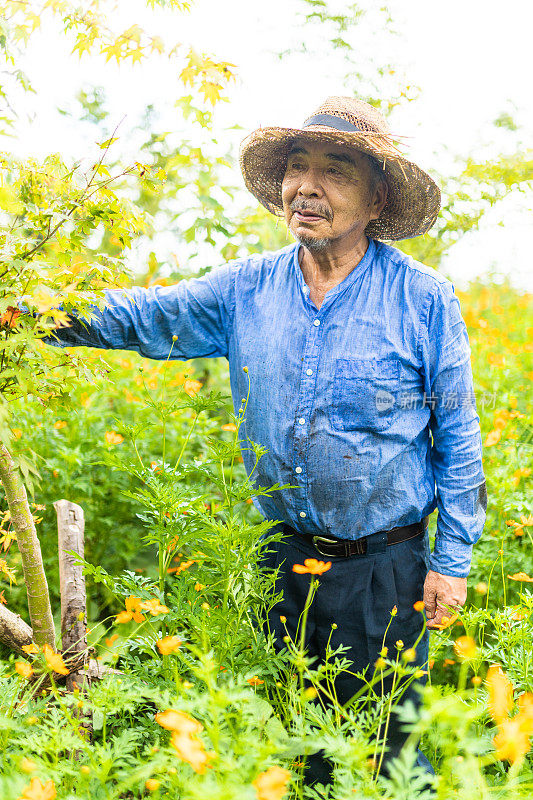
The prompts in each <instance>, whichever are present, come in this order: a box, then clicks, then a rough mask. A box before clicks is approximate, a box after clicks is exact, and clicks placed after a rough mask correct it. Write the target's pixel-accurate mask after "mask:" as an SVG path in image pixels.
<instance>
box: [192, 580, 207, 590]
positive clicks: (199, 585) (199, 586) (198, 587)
mask: <svg viewBox="0 0 533 800" xmlns="http://www.w3.org/2000/svg"><path fill="white" fill-rule="evenodd" d="M202 589H205V583H198V582H196V583H195V584H194V591H195V592H201V591H202Z"/></svg>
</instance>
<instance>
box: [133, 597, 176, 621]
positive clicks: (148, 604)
mask: <svg viewBox="0 0 533 800" xmlns="http://www.w3.org/2000/svg"><path fill="white" fill-rule="evenodd" d="M140 607H141V608H142V609H143V610H144V611H149V612H150V614H151V615H152V617H157V616H158V614H168V612H169V609H168V608H167V607H166V606H162V605H161V603H160V602H159V600H158V599H157V597H152V599H151V600H145V601H144V603H141V606H140Z"/></svg>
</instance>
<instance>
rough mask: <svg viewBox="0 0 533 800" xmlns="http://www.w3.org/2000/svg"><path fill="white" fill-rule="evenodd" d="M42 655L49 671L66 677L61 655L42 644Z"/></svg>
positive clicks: (66, 671)
mask: <svg viewBox="0 0 533 800" xmlns="http://www.w3.org/2000/svg"><path fill="white" fill-rule="evenodd" d="M43 655H44V657H45V659H46V663H47V664H48V666H49V667H50V669H51V670H53V671H54V672H57V673H59V675H68V669H67V667H66V666H65V662H64V661H63V656H62V655H61V653H54V651H53V650H52V648H51V647H50V645H49V644H44V645H43ZM54 797H55V795H54Z"/></svg>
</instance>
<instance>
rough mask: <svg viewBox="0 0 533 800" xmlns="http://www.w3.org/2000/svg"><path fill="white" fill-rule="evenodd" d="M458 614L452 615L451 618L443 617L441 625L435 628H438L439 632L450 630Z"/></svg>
mask: <svg viewBox="0 0 533 800" xmlns="http://www.w3.org/2000/svg"><path fill="white" fill-rule="evenodd" d="M457 617H458V614H452V616H451V617H447V616H446V615H445V614H444V615H443V616H442V617H441V622H440V624H439V625H434V626H433V628H436V629H437V630H439V631H443V630H445V629H446V628H449V627H450V626H451V625H453V623H454V622H455V621H456V619H457Z"/></svg>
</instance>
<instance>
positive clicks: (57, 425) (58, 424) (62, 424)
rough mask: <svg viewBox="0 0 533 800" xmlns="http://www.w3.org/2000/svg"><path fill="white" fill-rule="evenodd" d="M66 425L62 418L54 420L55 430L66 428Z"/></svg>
mask: <svg viewBox="0 0 533 800" xmlns="http://www.w3.org/2000/svg"><path fill="white" fill-rule="evenodd" d="M66 427H67V423H66V422H65V420H64V419H58V421H57V422H54V428H55V429H56V431H60V430H61V428H66Z"/></svg>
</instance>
